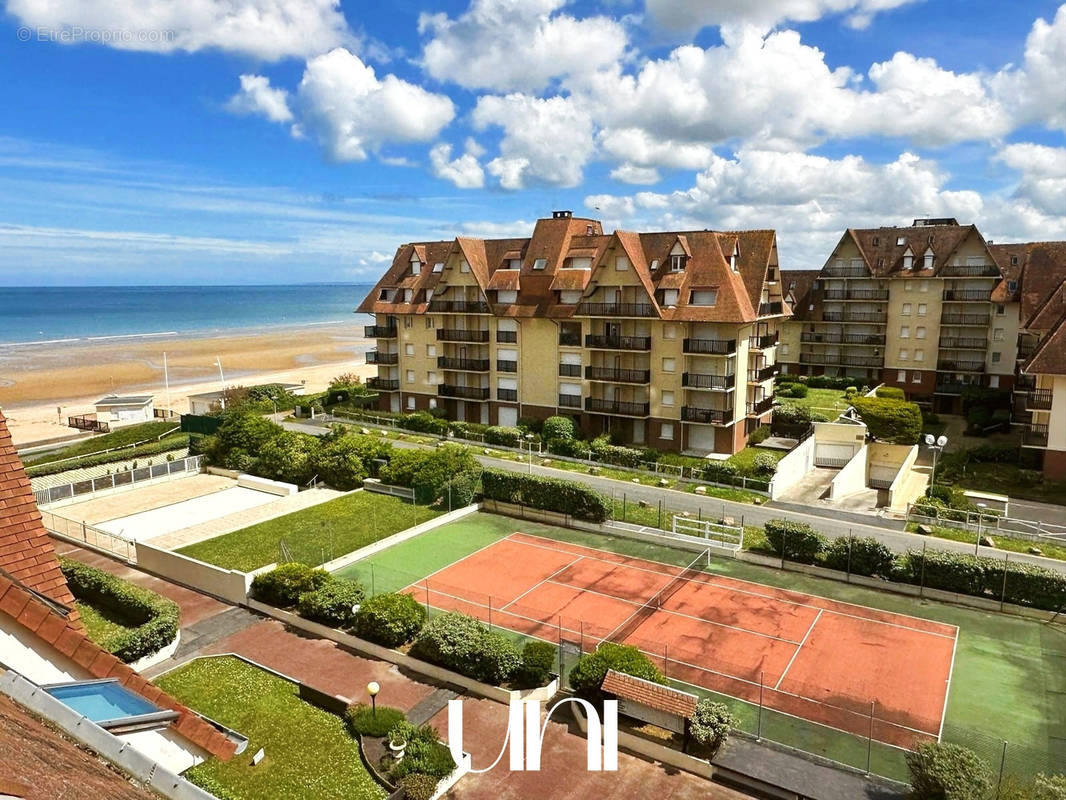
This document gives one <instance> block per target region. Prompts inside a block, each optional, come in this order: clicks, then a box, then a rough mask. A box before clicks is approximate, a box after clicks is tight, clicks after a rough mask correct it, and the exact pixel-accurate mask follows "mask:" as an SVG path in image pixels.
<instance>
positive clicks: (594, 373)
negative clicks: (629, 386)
mask: <svg viewBox="0 0 1066 800" xmlns="http://www.w3.org/2000/svg"><path fill="white" fill-rule="evenodd" d="M585 378H586V379H587V380H590V381H609V382H611V383H648V382H649V381H651V371H650V370H646V369H614V368H612V367H585Z"/></svg>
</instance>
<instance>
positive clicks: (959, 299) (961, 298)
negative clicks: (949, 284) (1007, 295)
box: [944, 289, 992, 303]
mask: <svg viewBox="0 0 1066 800" xmlns="http://www.w3.org/2000/svg"><path fill="white" fill-rule="evenodd" d="M991 299H992V290H991V289H945V290H944V300H946V301H949V302H953V303H987V302H989V301H990V300H991Z"/></svg>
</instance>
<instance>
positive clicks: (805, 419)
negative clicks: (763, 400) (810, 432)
mask: <svg viewBox="0 0 1066 800" xmlns="http://www.w3.org/2000/svg"><path fill="white" fill-rule="evenodd" d="M810 421H811V411H810V409H809V408H806V407H805V406H797V405H796V404H795V403H782V404H781V405H779V406H777V407H776V408H775V409H774V416H773V421H772V423H771V424H774V423H777V424H779V425H809V424H810Z"/></svg>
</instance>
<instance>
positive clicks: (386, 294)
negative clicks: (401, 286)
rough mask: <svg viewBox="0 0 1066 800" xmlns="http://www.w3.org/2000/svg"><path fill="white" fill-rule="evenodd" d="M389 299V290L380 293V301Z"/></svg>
mask: <svg viewBox="0 0 1066 800" xmlns="http://www.w3.org/2000/svg"><path fill="white" fill-rule="evenodd" d="M388 299H389V290H388V289H382V290H381V292H379V293H378V300H388Z"/></svg>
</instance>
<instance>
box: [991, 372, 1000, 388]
mask: <svg viewBox="0 0 1066 800" xmlns="http://www.w3.org/2000/svg"><path fill="white" fill-rule="evenodd" d="M988 388H989V389H998V388H999V375H989V376H988Z"/></svg>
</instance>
